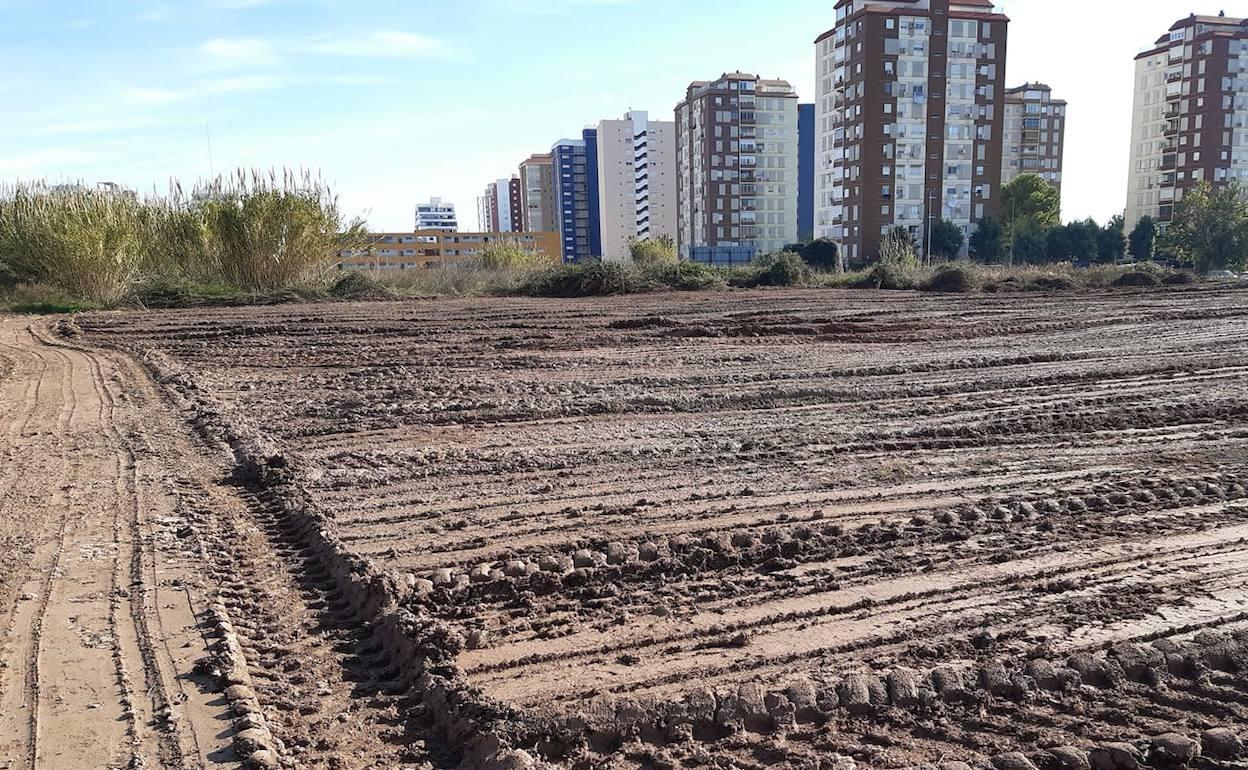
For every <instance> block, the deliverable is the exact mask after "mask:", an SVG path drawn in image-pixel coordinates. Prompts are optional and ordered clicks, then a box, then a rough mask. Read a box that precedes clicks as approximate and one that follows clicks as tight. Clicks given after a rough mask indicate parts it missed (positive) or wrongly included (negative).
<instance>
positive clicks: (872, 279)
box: [855, 262, 919, 291]
mask: <svg viewBox="0 0 1248 770" xmlns="http://www.w3.org/2000/svg"><path fill="white" fill-rule="evenodd" d="M855 288H859V289H886V290H900V291H904V290H908V289H917V288H919V282H918V280H917V279H916V278H915V275H914V270H913V269H912V268H907V267H904V266H901V265H896V264H891V263H886V262H882V263H880V264H878V265H876V266H875V267H873V268H871V271H870V272H869V273H867V274H866V276H865V277H864V278H862V279H861V280H860V281H859V282H858V283H857V284H855Z"/></svg>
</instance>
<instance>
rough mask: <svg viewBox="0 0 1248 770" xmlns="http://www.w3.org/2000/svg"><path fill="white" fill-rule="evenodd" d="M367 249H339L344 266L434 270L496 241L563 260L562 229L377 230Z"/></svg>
mask: <svg viewBox="0 0 1248 770" xmlns="http://www.w3.org/2000/svg"><path fill="white" fill-rule="evenodd" d="M369 239H370V240H369V244H368V246H367V247H365V248H363V249H358V250H353V251H342V252H339V253H338V256H339V258H340V259H341V260H342V261H341V263H340V264H339V267H341V268H344V269H345V268H356V269H368V270H431V269H434V268H440V267H451V266H455V265H462V264H465V263H467V262H470V261H472V260H473V259H474V258H475V257H476V256H477V255H478V254H480V253H481V250H482V249H484V248H485V247H486V246H489V245H493V244H502V243H512V244H516V245H517V246H519V247H520V248H522V249H524V250H526V251H531V252H533V253H535V254H542V255H544V256H547V257H549V258H550V262H551V264H552V265H553V264H557V263H558V262H559V260H560V256H559V255H560V248H559V234H558V233H448V232H443V231H440V230H416V231H415V232H410V233H373V234H372V235H370V236H369Z"/></svg>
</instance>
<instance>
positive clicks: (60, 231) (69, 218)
mask: <svg viewBox="0 0 1248 770" xmlns="http://www.w3.org/2000/svg"><path fill="white" fill-rule="evenodd" d="M141 206H142V204H141V203H139V201H138V199H137V198H135V197H134V196H131V195H126V194H118V193H115V192H111V191H102V190H88V189H83V188H74V189H68V190H60V189H49V188H47V187H44V186H33V187H27V186H18V187H15V188H10V189H7V190H0V262H2V263H4V264H6V265H8V268H9V270H11V271H12V273H13V275H14V276H15V277H16V278H18V279H20V280H22V281H28V282H33V283H44V284H48V285H51V286H54V287H56V288H58V289H61V290H62V291H64V292H67V293H68V294H70V295H73V296H76V297H82V298H85V299H89V300H94V301H102V302H109V301H113V300H116V299H118V298H120V297H121V296H122V295H124V294H125V293H126V291H127V290H128V289H129V287H130V285H131V284H132V283H133V281H134V280H135V279H136V278H137V277H138V275H139V271H140V269H141V267H142V266H143V263H144V259H145V252H144V238H143V234H142V232H141V229H140V217H139V210H140V208H141Z"/></svg>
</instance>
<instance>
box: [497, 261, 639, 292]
mask: <svg viewBox="0 0 1248 770" xmlns="http://www.w3.org/2000/svg"><path fill="white" fill-rule="evenodd" d="M637 288H638V283H637V276H636V275H635V274H634V273H633V272H632V271H630V270H629V269H628V268H626V267H624V266H623V265H621V264H618V263H615V262H600V263H596V264H590V265H561V266H559V267H555V268H552V269H550V270H543V271H541V272H539V273H536V274H534V275H533V276H531V277H530V278H529V279H528V280H526V281H524V282H522V283H521V285H520V289H519V293H521V294H525V295H528V296H532V297H601V296H608V295H612V294H628V293H630V292H633V291H636V290H637Z"/></svg>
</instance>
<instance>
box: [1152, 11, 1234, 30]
mask: <svg viewBox="0 0 1248 770" xmlns="http://www.w3.org/2000/svg"><path fill="white" fill-rule="evenodd" d="M1246 21H1248V19H1240V18H1237V17H1234V16H1227V15H1226V11H1223V12H1222V13H1220V14H1218V15H1217V16H1200V15H1197V14H1195V13H1193V14H1192V15H1191V16H1188V17H1187V18H1186V19H1180V20H1179V21H1176V22H1175V23H1174V26H1173V27H1171V28H1170V31H1171V32H1176V31H1178V30H1180V29H1183V28H1184V27H1190V26H1192V25H1193V24H1212V25H1215V26H1226V27H1242V26H1244V23H1245V22H1246Z"/></svg>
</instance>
